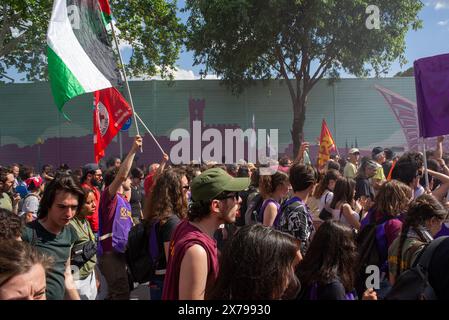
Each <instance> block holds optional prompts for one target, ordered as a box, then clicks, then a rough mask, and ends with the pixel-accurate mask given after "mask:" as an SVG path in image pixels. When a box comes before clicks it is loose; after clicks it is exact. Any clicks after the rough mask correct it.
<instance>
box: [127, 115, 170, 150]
mask: <svg viewBox="0 0 449 320" xmlns="http://www.w3.org/2000/svg"><path fill="white" fill-rule="evenodd" d="M134 115H135V116H136V117H137V119H139V121H140V123H141V124H142V125H143V127H144V128H145V129H146V130H147V132H148V133H149V134H150V136H151V137H152V138H153V140H154V142H156V144H157V146H158V147H159V149H161V152H162V153H163V154H165V151H164V149H162V147H161V145H160V144H159V142H158V141H157V140H156V138H155V137H154V136H153V134H152V133H151V131H150V129H148V127H147V126H146V125H145V123H144V122H143V121H142V119H141V118H140V117H139V115H138V114H137V113H135V112H134Z"/></svg>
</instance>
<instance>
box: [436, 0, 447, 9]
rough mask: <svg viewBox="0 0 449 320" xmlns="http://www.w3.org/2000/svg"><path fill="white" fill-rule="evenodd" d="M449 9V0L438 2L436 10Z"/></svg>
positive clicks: (439, 0)
mask: <svg viewBox="0 0 449 320" xmlns="http://www.w3.org/2000/svg"><path fill="white" fill-rule="evenodd" d="M441 9H449V0H438V1H436V3H435V10H441Z"/></svg>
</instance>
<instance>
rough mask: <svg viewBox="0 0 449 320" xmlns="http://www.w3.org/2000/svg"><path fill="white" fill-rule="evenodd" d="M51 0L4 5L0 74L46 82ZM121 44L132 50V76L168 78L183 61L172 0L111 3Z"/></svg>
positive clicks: (9, 1) (0, 20)
mask: <svg viewBox="0 0 449 320" xmlns="http://www.w3.org/2000/svg"><path fill="white" fill-rule="evenodd" d="M52 3H53V1H51V0H2V2H1V4H0V75H1V74H5V73H7V72H8V71H10V70H11V69H10V68H13V67H14V68H16V69H17V70H18V71H19V72H21V73H25V74H26V79H27V80H29V81H35V80H45V79H47V64H46V54H45V48H46V33H47V27H48V22H49V21H50V16H51V10H52ZM110 4H111V8H112V14H113V17H114V19H115V20H116V26H117V27H118V28H119V30H121V32H120V35H119V37H120V39H121V40H124V41H126V42H127V43H129V44H130V45H131V47H132V49H133V50H132V55H131V60H130V63H129V64H128V65H127V68H128V72H129V73H130V74H131V75H139V76H142V75H144V76H152V75H155V74H157V73H160V74H161V76H162V77H170V70H172V69H173V66H174V64H175V62H176V60H177V58H178V56H179V52H180V49H181V46H182V39H183V37H184V26H183V25H182V24H181V23H180V21H179V18H178V17H177V16H176V10H177V7H176V1H172V0H112V1H110Z"/></svg>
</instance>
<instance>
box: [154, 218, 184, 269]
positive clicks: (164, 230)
mask: <svg viewBox="0 0 449 320" xmlns="http://www.w3.org/2000/svg"><path fill="white" fill-rule="evenodd" d="M180 222H181V220H180V219H179V217H178V216H177V215H175V214H172V215H171V216H170V217H169V218H168V220H167V222H166V223H164V224H163V225H161V226H160V228H159V248H160V250H162V251H161V257H160V260H159V264H158V269H159V270H164V269H165V268H166V267H167V262H166V261H167V259H166V257H165V250H164V242H170V239H171V236H172V234H173V232H174V231H175V229H176V226H177V225H178V224H179V223H180Z"/></svg>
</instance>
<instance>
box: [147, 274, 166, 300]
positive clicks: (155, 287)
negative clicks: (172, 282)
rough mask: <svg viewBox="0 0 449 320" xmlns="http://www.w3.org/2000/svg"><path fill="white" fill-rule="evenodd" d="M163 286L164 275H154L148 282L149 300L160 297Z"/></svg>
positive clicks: (159, 298)
mask: <svg viewBox="0 0 449 320" xmlns="http://www.w3.org/2000/svg"><path fill="white" fill-rule="evenodd" d="M163 288H164V277H159V276H156V277H155V278H154V279H153V280H151V282H150V296H151V300H161V299H162V289H163Z"/></svg>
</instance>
